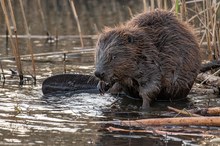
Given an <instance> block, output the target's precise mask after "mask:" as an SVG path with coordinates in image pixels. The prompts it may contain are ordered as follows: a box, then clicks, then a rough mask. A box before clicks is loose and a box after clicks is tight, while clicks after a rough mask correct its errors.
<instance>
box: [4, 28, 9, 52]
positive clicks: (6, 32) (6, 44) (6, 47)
mask: <svg viewBox="0 0 220 146" xmlns="http://www.w3.org/2000/svg"><path fill="white" fill-rule="evenodd" d="M6 27H7V26H6ZM5 34H6V37H5V41H6V43H5V49H6V54H7V55H8V48H9V46H8V29H7V28H6V31H5Z"/></svg>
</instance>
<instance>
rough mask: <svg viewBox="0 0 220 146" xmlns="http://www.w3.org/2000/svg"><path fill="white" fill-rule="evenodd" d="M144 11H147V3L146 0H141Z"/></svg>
mask: <svg viewBox="0 0 220 146" xmlns="http://www.w3.org/2000/svg"><path fill="white" fill-rule="evenodd" d="M143 7H144V12H147V3H146V0H143Z"/></svg>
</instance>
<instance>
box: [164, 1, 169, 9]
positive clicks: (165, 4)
mask: <svg viewBox="0 0 220 146" xmlns="http://www.w3.org/2000/svg"><path fill="white" fill-rule="evenodd" d="M167 1H168V0H164V9H165V10H168V4H167Z"/></svg>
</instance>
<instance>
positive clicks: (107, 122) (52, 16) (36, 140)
mask: <svg viewBox="0 0 220 146" xmlns="http://www.w3.org/2000/svg"><path fill="white" fill-rule="evenodd" d="M23 3H24V7H25V11H26V15H27V19H28V23H29V28H30V33H31V34H32V36H33V37H34V38H33V39H32V46H33V49H34V53H35V54H38V53H47V52H60V51H74V50H76V51H77V50H79V48H78V47H79V46H81V45H80V42H79V39H78V38H75V37H74V36H75V35H78V32H77V27H76V23H75V20H74V17H73V15H72V12H71V9H70V6H69V3H68V1H60V0H57V1H56V0H50V1H41V5H42V9H43V12H44V16H45V26H44V25H43V23H42V19H41V17H40V14H39V11H38V7H37V0H34V1H29V0H24V1H23ZM12 4H13V6H14V7H15V8H16V9H15V17H16V22H17V24H18V34H19V35H22V36H23V35H24V28H23V25H22V23H23V21H22V17H21V11H20V9H19V3H18V1H13V3H12ZM75 5H76V9H77V12H78V15H79V19H80V24H81V27H82V33H83V34H84V35H96V34H97V30H98V31H100V30H101V29H102V28H103V27H104V26H105V25H108V26H114V25H115V24H118V23H119V22H124V21H126V20H127V19H129V18H130V15H129V11H128V7H129V8H130V9H131V11H132V12H133V13H134V14H135V13H138V12H141V11H142V9H143V4H142V1H141V0H137V1H132V0H118V1H116V0H111V1H101V0H82V1H75ZM0 22H2V23H0V28H1V29H0V35H1V37H0V59H1V64H2V66H3V69H4V73H7V75H6V80H5V81H4V80H3V79H2V78H1V80H0V145H65V146H66V145H76V146H85V145H86V146H87V145H96V146H104V145H108V146H118V145H120V146H123V145H124V146H127V145H129V146H136V145H140V146H145V145H156V146H163V145H172V146H176V145H211V144H214V145H215V144H216V145H217V144H218V143H219V142H218V136H214V137H208V138H207V137H201V136H199V135H195V136H184V135H178V136H172V135H160V134H158V133H156V132H153V134H148V133H133V132H130V133H129V132H111V131H108V130H107V128H108V127H109V126H113V127H118V128H125V129H132V127H120V126H118V125H113V123H114V122H111V121H118V120H131V119H142V118H156V117H173V116H175V115H176V114H174V113H170V112H169V111H168V110H167V106H168V105H169V106H174V107H178V108H180V109H182V108H188V107H191V106H192V102H187V103H186V102H177V103H165V102H158V103H154V104H153V105H152V108H151V109H150V110H149V111H147V112H142V111H140V110H139V107H140V105H141V101H136V100H132V99H127V98H123V99H122V98H116V97H113V96H110V95H107V94H105V95H104V96H101V95H97V94H88V93H82V94H76V95H69V94H63V95H59V96H50V97H46V96H43V94H42V91H41V84H42V81H43V80H44V79H45V78H47V77H49V76H51V75H54V74H60V73H64V72H67V73H81V74H92V73H93V70H94V63H93V62H94V60H93V59H94V57H93V56H94V51H90V50H88V49H92V48H94V46H95V42H96V37H95V36H91V37H88V38H85V39H84V44H85V46H86V48H88V49H84V50H81V51H80V53H71V54H67V59H66V61H65V63H64V62H63V59H64V54H59V53H54V54H52V55H46V56H37V57H35V60H36V72H37V83H36V85H33V81H32V80H30V81H26V82H25V84H24V85H23V86H19V79H18V77H17V76H11V71H10V70H9V69H14V70H16V66H15V62H14V60H13V59H8V58H7V57H10V56H12V50H11V49H10V48H11V46H10V44H9V46H8V48H6V39H5V37H4V36H3V35H5V25H4V23H3V22H4V17H3V15H2V10H1V8H0ZM45 28H46V30H47V31H48V32H49V33H50V34H52V35H55V34H56V33H58V38H59V41H58V42H57V44H56V43H52V44H49V43H47V39H46V38H45V35H46V32H45V30H44V29H45ZM26 41H27V39H25V38H19V48H20V53H21V54H22V55H25V54H29V52H28V50H27V48H26ZM5 57H6V58H5ZM64 64H65V67H64ZM22 67H23V70H24V74H25V76H26V77H27V78H26V80H28V79H29V78H30V77H31V76H30V74H31V73H32V67H31V61H30V58H27V57H25V58H22ZM0 72H1V71H0ZM1 77H2V76H1ZM191 96H192V95H191ZM206 100H207V102H209V103H210V104H212V105H220V102H219V100H218V99H216V98H215V97H210V98H209V97H203V96H201V97H197V98H196V99H195V100H193V102H194V105H195V106H201V105H203V106H204V105H205V104H204V103H207V102H206ZM204 101H205V102H204ZM141 129H146V130H151V131H154V130H155V129H161V130H165V131H180V132H181V131H182V132H186V131H187V130H191V132H194V133H196V132H199V131H201V130H202V131H206V130H210V128H209V127H202V129H201V127H193V126H186V127H177V126H176V127H173V126H170V127H142V128H141ZM212 131H213V133H214V132H215V133H217V134H216V135H218V128H216V127H213V128H212ZM211 141H214V142H213V143H212V142H211ZM216 141H217V142H216Z"/></svg>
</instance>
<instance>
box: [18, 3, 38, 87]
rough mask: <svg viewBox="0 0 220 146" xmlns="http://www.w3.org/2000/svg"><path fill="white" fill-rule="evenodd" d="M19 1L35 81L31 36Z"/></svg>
mask: <svg viewBox="0 0 220 146" xmlns="http://www.w3.org/2000/svg"><path fill="white" fill-rule="evenodd" d="M19 3H20V7H21V13H22V17H23V19H24V28H25V32H26V34H27V36H28V42H27V48H28V50H29V52H30V54H31V62H32V69H33V78H34V83H36V67H35V60H34V55H33V48H32V44H31V37H30V33H29V30H28V24H27V19H26V16H25V12H24V7H23V3H22V0H19Z"/></svg>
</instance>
